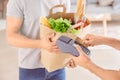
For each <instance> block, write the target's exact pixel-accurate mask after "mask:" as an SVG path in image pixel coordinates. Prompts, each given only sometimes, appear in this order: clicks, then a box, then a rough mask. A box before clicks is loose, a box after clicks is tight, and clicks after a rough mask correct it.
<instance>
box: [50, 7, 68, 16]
mask: <svg viewBox="0 0 120 80" xmlns="http://www.w3.org/2000/svg"><path fill="white" fill-rule="evenodd" d="M58 7H62V8H63V13H66V8H65V6H64V5H55V6H53V7H52V8H51V9H50V11H49V15H50V14H53V9H54V8H58Z"/></svg>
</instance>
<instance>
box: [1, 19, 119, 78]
mask: <svg viewBox="0 0 120 80" xmlns="http://www.w3.org/2000/svg"><path fill="white" fill-rule="evenodd" d="M91 33H95V34H99V35H103V27H102V24H101V22H99V23H96V22H95V23H94V24H93V25H92V26H91ZM107 36H110V37H114V38H120V22H119V21H118V22H108V35H107ZM90 50H91V54H92V55H91V59H92V60H93V62H95V63H96V64H97V65H99V66H101V67H103V68H106V69H119V68H120V62H119V61H120V52H119V51H117V50H115V49H113V48H110V47H107V46H97V47H95V48H90ZM66 73H67V80H100V79H99V78H98V77H97V76H95V75H94V74H92V73H90V72H89V71H87V70H85V69H83V68H81V67H77V68H74V69H70V68H66ZM0 80H18V63H17V49H16V48H14V47H11V46H9V45H8V44H7V43H6V37H5V21H4V20H1V21H0Z"/></svg>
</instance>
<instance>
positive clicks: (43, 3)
mask: <svg viewBox="0 0 120 80" xmlns="http://www.w3.org/2000/svg"><path fill="white" fill-rule="evenodd" d="M57 4H64V5H65V6H66V8H67V10H68V11H69V10H70V0H9V2H8V5H7V16H11V17H14V18H22V19H23V24H22V27H21V29H20V32H21V34H22V35H25V36H27V37H29V38H31V39H38V38H39V34H40V33H39V29H40V25H39V18H40V16H46V15H48V13H49V9H50V8H51V7H53V6H54V5H57ZM57 10H58V9H57ZM18 53H19V54H18V55H19V66H20V67H22V68H28V69H34V68H40V67H41V68H42V67H43V66H42V65H41V63H40V49H37V48H20V49H19V52H18Z"/></svg>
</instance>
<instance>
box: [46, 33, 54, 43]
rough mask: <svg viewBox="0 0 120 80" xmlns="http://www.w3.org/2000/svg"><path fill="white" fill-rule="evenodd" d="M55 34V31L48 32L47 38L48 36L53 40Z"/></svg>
mask: <svg viewBox="0 0 120 80" xmlns="http://www.w3.org/2000/svg"><path fill="white" fill-rule="evenodd" d="M54 36H55V33H54V32H53V33H50V34H48V35H47V38H48V40H50V41H51V39H52V38H53V37H54Z"/></svg>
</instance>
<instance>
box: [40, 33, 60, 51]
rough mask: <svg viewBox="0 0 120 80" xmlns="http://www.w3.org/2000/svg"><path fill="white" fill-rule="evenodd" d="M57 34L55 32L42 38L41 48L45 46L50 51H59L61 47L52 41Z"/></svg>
mask: <svg viewBox="0 0 120 80" xmlns="http://www.w3.org/2000/svg"><path fill="white" fill-rule="evenodd" d="M54 36H55V33H51V34H49V35H47V36H46V37H44V38H42V39H41V42H40V45H41V48H44V49H46V50H48V51H50V52H58V51H59V49H58V47H57V45H56V42H53V41H52V38H53V37H54Z"/></svg>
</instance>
